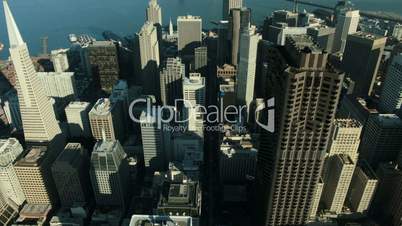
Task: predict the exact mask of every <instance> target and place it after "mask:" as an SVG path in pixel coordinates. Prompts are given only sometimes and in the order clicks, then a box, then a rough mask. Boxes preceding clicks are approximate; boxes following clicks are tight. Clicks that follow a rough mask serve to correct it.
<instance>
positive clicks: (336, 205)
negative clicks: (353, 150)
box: [322, 154, 355, 214]
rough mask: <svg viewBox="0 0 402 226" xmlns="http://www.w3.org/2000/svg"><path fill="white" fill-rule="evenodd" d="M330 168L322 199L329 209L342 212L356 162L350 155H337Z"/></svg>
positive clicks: (338, 212) (337, 212)
mask: <svg viewBox="0 0 402 226" xmlns="http://www.w3.org/2000/svg"><path fill="white" fill-rule="evenodd" d="M328 169H329V170H328V171H329V173H330V174H331V175H330V176H329V177H328V178H326V179H325V181H324V190H323V192H322V200H323V202H324V203H325V205H326V208H327V209H328V210H329V211H331V212H333V213H336V214H340V213H342V209H343V204H344V203H345V199H346V194H347V192H348V189H349V185H350V181H351V180H352V176H353V171H354V169H355V163H354V162H353V161H352V159H351V158H350V157H349V156H348V155H344V154H340V155H335V156H334V159H332V161H331V162H330V164H329V166H328Z"/></svg>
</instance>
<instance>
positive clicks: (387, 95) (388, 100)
mask: <svg viewBox="0 0 402 226" xmlns="http://www.w3.org/2000/svg"><path fill="white" fill-rule="evenodd" d="M401 105H402V54H399V55H397V56H395V57H394V58H393V60H392V62H391V64H390V65H389V67H388V71H387V75H386V77H385V81H384V84H383V87H382V92H381V95H380V103H379V108H380V109H381V110H382V111H383V112H384V113H394V112H395V110H397V109H399V108H401Z"/></svg>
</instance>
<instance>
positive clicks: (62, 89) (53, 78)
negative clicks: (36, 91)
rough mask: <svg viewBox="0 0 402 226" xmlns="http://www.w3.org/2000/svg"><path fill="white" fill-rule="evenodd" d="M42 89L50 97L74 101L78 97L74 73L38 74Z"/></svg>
mask: <svg viewBox="0 0 402 226" xmlns="http://www.w3.org/2000/svg"><path fill="white" fill-rule="evenodd" d="M37 76H38V77H39V79H40V81H41V84H42V87H43V89H44V90H45V94H46V96H48V97H54V98H56V99H58V98H60V99H63V100H64V101H67V103H68V101H72V100H74V99H75V98H76V96H77V94H78V93H77V88H76V85H75V79H74V72H38V73H37Z"/></svg>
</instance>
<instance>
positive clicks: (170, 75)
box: [160, 58, 185, 106]
mask: <svg viewBox="0 0 402 226" xmlns="http://www.w3.org/2000/svg"><path fill="white" fill-rule="evenodd" d="M184 77H185V65H184V64H183V63H182V62H181V59H180V58H168V59H167V60H166V62H165V66H164V67H163V69H162V71H161V72H160V86H161V100H162V103H163V104H164V105H170V106H174V105H175V100H176V99H182V97H183V78H184Z"/></svg>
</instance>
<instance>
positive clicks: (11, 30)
mask: <svg viewBox="0 0 402 226" xmlns="http://www.w3.org/2000/svg"><path fill="white" fill-rule="evenodd" d="M3 6H4V14H5V16H6V23H7V31H8V38H9V40H10V48H13V47H15V46H20V45H22V44H24V40H22V37H21V34H20V31H19V30H18V27H17V24H16V23H15V20H14V17H13V14H12V13H11V10H10V7H9V6H8V2H7V0H3Z"/></svg>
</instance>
